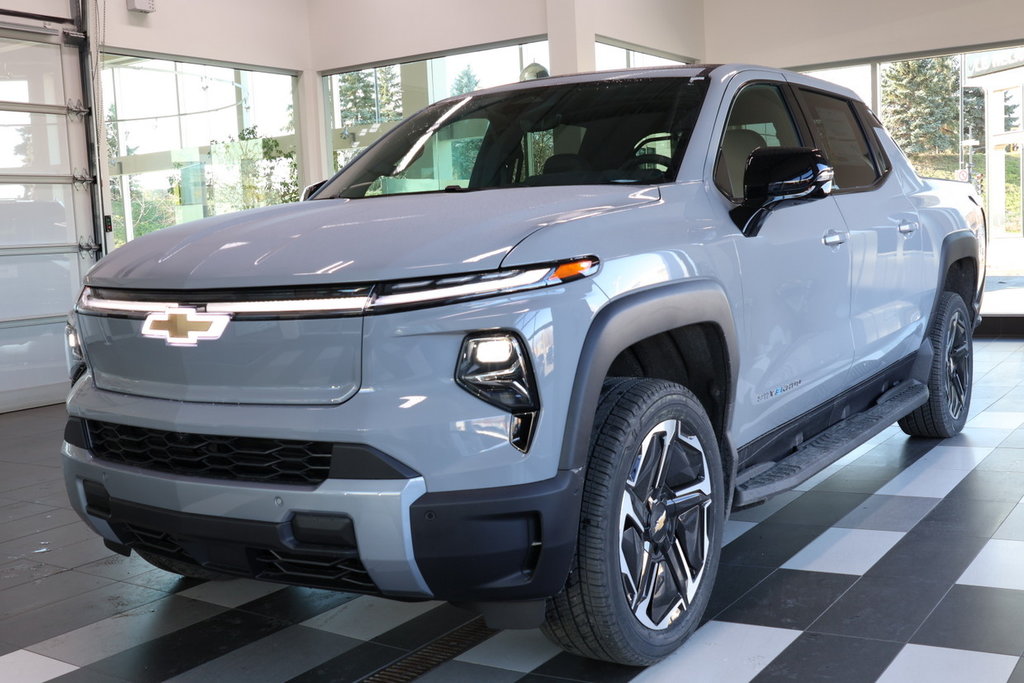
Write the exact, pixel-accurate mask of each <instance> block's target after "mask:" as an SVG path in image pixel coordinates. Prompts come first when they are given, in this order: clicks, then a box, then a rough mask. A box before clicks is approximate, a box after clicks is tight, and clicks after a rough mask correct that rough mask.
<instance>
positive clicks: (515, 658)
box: [455, 629, 562, 673]
mask: <svg viewBox="0 0 1024 683" xmlns="http://www.w3.org/2000/svg"><path fill="white" fill-rule="evenodd" d="M561 651H562V650H561V648H559V647H558V646H557V645H555V644H554V643H552V642H551V641H550V640H548V639H547V638H545V637H544V634H543V633H541V632H540V630H539V629H532V630H529V631H502V632H501V633H499V634H498V635H496V636H494V637H493V638H488V639H487V640H485V641H484V642H482V643H480V644H479V645H477V646H476V647H474V648H472V649H471V650H467V651H466V652H463V653H462V654H461V655H459V656H458V657H456V658H455V659H457V660H459V661H460V662H469V663H470V664H482V665H483V666H493V667H497V668H499V669H511V670H513V671H522V672H523V673H527V672H529V671H533V670H534V669H536V668H537V667H538V666H540V665H541V664H543V663H544V662H546V661H548V660H549V659H551V658H552V657H554V656H555V655H557V654H558V653H560V652H561Z"/></svg>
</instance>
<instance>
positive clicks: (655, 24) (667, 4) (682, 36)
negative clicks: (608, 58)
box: [592, 0, 721, 60]
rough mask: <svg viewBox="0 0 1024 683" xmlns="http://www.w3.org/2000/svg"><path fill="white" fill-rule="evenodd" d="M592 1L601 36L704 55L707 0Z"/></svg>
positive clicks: (697, 56) (672, 52)
mask: <svg viewBox="0 0 1024 683" xmlns="http://www.w3.org/2000/svg"><path fill="white" fill-rule="evenodd" d="M719 1H721V0H719ZM592 2H593V11H594V21H593V24H594V31H595V32H596V33H597V35H599V36H604V37H606V38H613V39H615V40H619V41H622V42H625V43H630V44H632V45H638V46H643V47H648V48H653V49H654V50H657V51H660V52H666V53H668V54H670V55H675V56H679V57H692V58H694V59H698V60H700V59H701V58H703V56H704V49H705V46H704V0H632V1H631V2H623V1H622V0H592Z"/></svg>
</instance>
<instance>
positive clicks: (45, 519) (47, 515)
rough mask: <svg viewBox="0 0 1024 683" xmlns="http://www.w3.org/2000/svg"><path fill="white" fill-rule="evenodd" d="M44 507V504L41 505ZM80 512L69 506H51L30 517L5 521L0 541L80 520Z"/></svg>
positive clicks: (0, 533)
mask: <svg viewBox="0 0 1024 683" xmlns="http://www.w3.org/2000/svg"><path fill="white" fill-rule="evenodd" d="M26 505H33V503H26ZM41 507H42V506H41ZM79 521H80V520H79V517H78V514H77V513H76V512H75V511H74V510H69V509H67V508H49V509H47V510H46V511H45V512H40V513H38V514H35V515H31V516H29V517H22V518H20V519H16V520H12V521H8V522H4V523H3V525H2V526H0V543H4V542H6V541H13V540H15V539H17V538H21V537H23V536H30V535H32V534H37V533H40V532H43V531H49V530H50V529H56V528H57V527H62V526H66V525H68V524H74V523H77V522H79Z"/></svg>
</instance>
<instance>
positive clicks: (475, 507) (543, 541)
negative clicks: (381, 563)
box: [409, 472, 583, 602]
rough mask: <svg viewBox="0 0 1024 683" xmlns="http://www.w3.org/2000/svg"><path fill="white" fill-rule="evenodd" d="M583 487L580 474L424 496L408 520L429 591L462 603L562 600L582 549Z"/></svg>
mask: <svg viewBox="0 0 1024 683" xmlns="http://www.w3.org/2000/svg"><path fill="white" fill-rule="evenodd" d="M582 481H583V478H582V476H581V475H580V474H579V473H577V472H559V473H558V475H557V476H556V477H554V478H552V479H548V480H545V481H541V482H537V483H533V484H523V485H519V486H502V487H497V488H489V489H474V490H466V491H446V492H438V493H427V494H425V495H423V496H422V497H420V498H419V500H417V501H416V502H415V503H413V504H412V506H411V508H410V511H409V515H410V518H411V526H412V543H413V551H414V553H415V556H416V564H417V565H418V566H419V569H420V573H421V574H422V575H423V578H424V580H425V581H426V582H427V585H428V586H429V587H430V591H431V592H432V593H433V594H434V596H435V597H436V598H438V599H441V600H450V601H455V602H476V601H500V600H528V599H534V598H545V597H549V596H551V595H554V594H555V593H557V592H558V591H559V590H561V589H562V587H563V586H564V584H565V579H566V577H567V576H568V574H569V564H570V561H571V560H572V556H573V553H574V552H575V549H576V535H577V523H576V520H577V518H578V516H579V510H580V495H581V492H582Z"/></svg>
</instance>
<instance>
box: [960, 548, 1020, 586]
mask: <svg viewBox="0 0 1024 683" xmlns="http://www.w3.org/2000/svg"><path fill="white" fill-rule="evenodd" d="M957 583H967V584H970V585H972V586H988V587H990V588H1010V589H1013V590H1024V541H1007V540H1003V539H998V538H997V539H992V540H990V541H989V542H988V543H986V544H985V547H984V548H982V549H981V552H979V553H978V556H977V557H975V558H974V562H971V564H970V566H968V567H967V569H965V570H964V573H963V574H961V575H960V578H959V579H957Z"/></svg>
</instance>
